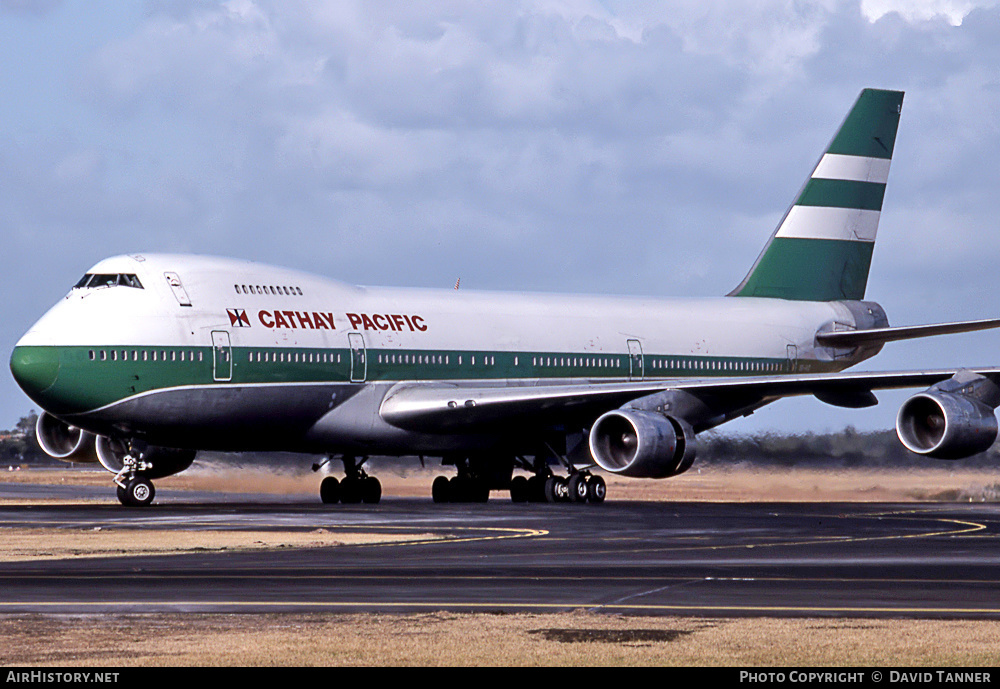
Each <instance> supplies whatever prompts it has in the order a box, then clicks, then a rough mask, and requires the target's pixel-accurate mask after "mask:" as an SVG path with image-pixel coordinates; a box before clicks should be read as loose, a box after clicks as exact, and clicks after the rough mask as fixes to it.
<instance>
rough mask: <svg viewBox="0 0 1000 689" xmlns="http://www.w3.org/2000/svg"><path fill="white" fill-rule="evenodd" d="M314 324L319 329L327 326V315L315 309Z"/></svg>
mask: <svg viewBox="0 0 1000 689" xmlns="http://www.w3.org/2000/svg"><path fill="white" fill-rule="evenodd" d="M313 325H314V326H315V327H316V329H317V330H319V329H320V328H326V327H327V325H326V317H325V316H323V314H321V313H316V312H315V311H313Z"/></svg>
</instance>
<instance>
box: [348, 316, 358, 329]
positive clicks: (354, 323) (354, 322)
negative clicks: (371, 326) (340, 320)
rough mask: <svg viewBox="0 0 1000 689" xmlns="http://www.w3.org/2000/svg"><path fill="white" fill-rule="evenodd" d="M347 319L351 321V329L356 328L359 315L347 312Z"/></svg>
mask: <svg viewBox="0 0 1000 689" xmlns="http://www.w3.org/2000/svg"><path fill="white" fill-rule="evenodd" d="M347 320H349V321H350V322H351V330H357V329H358V326H359V325H361V316H359V315H358V314H356V313H349V314H347Z"/></svg>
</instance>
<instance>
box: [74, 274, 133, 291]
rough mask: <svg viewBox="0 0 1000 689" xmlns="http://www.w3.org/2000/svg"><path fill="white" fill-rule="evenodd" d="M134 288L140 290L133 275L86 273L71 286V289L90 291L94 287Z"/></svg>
mask: <svg viewBox="0 0 1000 689" xmlns="http://www.w3.org/2000/svg"><path fill="white" fill-rule="evenodd" d="M116 286H119V287H135V288H136V289H142V283H141V282H139V278H138V277H137V276H136V275H135V274H134V273H117V274H112V273H87V274H86V275H84V276H83V277H82V278H80V281H79V282H78V283H76V284H75V285H73V289H82V288H87V289H92V288H94V287H116Z"/></svg>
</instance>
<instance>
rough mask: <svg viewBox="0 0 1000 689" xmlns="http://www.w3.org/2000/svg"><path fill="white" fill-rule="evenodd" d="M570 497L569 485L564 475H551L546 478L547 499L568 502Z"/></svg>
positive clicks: (548, 500) (547, 500)
mask: <svg viewBox="0 0 1000 689" xmlns="http://www.w3.org/2000/svg"><path fill="white" fill-rule="evenodd" d="M569 499H570V496H569V485H568V484H567V482H566V479H564V478H563V477H562V476H549V477H548V478H547V479H545V501H546V502H566V501H567V500H569Z"/></svg>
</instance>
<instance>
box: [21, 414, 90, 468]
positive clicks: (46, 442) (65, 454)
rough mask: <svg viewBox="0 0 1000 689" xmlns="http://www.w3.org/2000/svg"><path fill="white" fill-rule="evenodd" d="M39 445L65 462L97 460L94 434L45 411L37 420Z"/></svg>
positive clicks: (49, 454) (46, 452)
mask: <svg viewBox="0 0 1000 689" xmlns="http://www.w3.org/2000/svg"><path fill="white" fill-rule="evenodd" d="M35 437H36V438H37V439H38V445H39V446H40V447H41V448H42V450H43V451H44V452H45V454H47V455H48V456H50V457H55V458H56V459H61V460H63V461H64V462H96V461H97V454H96V453H95V452H94V435H93V434H92V433H88V432H87V431H85V430H83V429H81V428H77V427H76V426H72V425H70V424H68V423H66V422H65V421H63V420H62V419H58V418H56V417H55V416H52V414H49V413H48V412H46V411H43V412H42V413H41V414H40V415H39V416H38V421H36V422H35Z"/></svg>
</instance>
